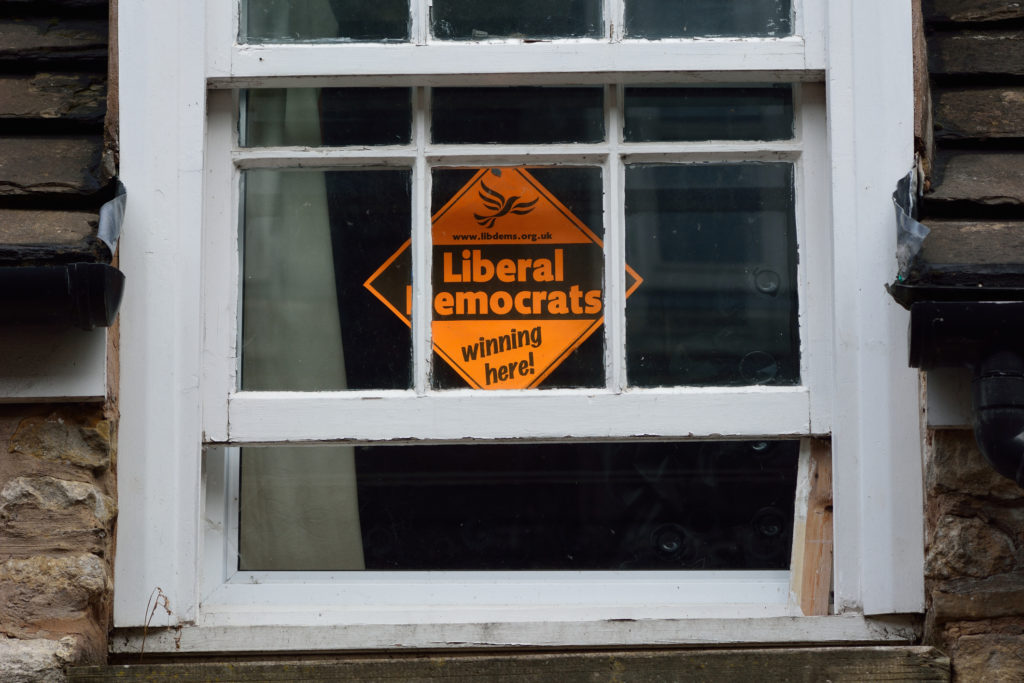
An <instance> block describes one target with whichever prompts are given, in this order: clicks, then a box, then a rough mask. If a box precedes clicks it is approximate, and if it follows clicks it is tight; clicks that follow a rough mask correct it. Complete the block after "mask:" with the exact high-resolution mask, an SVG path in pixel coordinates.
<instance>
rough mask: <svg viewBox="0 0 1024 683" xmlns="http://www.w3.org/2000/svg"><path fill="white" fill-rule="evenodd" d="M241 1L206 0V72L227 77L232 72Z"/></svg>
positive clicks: (210, 74)
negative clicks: (232, 58)
mask: <svg viewBox="0 0 1024 683" xmlns="http://www.w3.org/2000/svg"><path fill="white" fill-rule="evenodd" d="M242 4H243V3H241V2H224V0H206V22H205V24H206V30H205V33H206V72H207V75H209V76H218V77H221V78H224V77H227V76H229V75H230V73H231V56H232V46H233V45H234V44H235V43H236V42H237V38H238V26H239V23H238V22H239V14H240V10H241V5H242Z"/></svg>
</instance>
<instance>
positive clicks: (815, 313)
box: [796, 83, 833, 435]
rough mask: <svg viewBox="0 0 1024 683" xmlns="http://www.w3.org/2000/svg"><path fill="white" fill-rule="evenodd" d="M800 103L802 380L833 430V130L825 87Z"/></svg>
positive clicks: (815, 413)
mask: <svg viewBox="0 0 1024 683" xmlns="http://www.w3.org/2000/svg"><path fill="white" fill-rule="evenodd" d="M797 101H798V102H799V105H800V110H799V112H800V113H799V116H798V118H797V138H798V140H799V141H800V142H801V146H802V148H803V150H804V151H803V154H802V155H801V157H800V160H799V163H798V164H797V166H796V199H797V201H796V210H797V229H798V233H797V234H798V236H799V237H798V239H799V243H800V253H801V254H806V255H807V257H806V258H804V257H801V258H800V262H799V264H798V266H797V268H798V271H797V272H798V278H799V282H800V311H801V318H800V347H801V348H800V362H801V371H800V374H801V380H802V382H803V384H804V386H806V387H807V388H808V390H809V391H810V394H811V416H810V421H811V432H812V433H813V434H822V435H824V434H828V433H830V432H831V431H832V392H833V386H832V378H833V374H832V353H833V349H832V335H831V331H832V288H833V281H832V262H831V259H830V258H828V257H818V256H815V255H817V254H831V253H832V230H831V229H830V227H831V223H832V221H831V216H830V211H831V208H832V207H831V202H829V186H828V179H829V172H828V169H829V162H828V146H827V140H828V128H827V125H826V124H827V122H826V116H825V114H826V105H825V89H824V87H823V86H822V85H819V84H811V83H804V84H801V85H799V86H798V94H797Z"/></svg>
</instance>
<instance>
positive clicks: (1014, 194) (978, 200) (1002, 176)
mask: <svg viewBox="0 0 1024 683" xmlns="http://www.w3.org/2000/svg"><path fill="white" fill-rule="evenodd" d="M1021 53H1022V54H1024V50H1021ZM933 178H934V183H935V184H934V186H933V191H932V193H931V194H928V195H926V196H925V202H926V203H927V204H929V205H933V206H934V205H942V204H945V203H950V202H967V203H972V204H976V205H978V206H983V207H989V206H1004V207H1005V206H1021V205H1024V152H958V151H953V152H951V151H944V152H940V153H939V154H938V156H937V157H936V169H935V173H934V175H933Z"/></svg>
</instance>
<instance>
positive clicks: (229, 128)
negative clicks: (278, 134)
mask: <svg viewBox="0 0 1024 683" xmlns="http://www.w3.org/2000/svg"><path fill="white" fill-rule="evenodd" d="M236 111H237V104H236V100H235V98H234V97H232V95H231V93H229V92H212V93H210V99H209V128H208V131H207V145H208V146H207V154H206V188H207V189H206V197H205V199H206V203H205V214H204V216H203V224H204V225H219V226H224V229H220V230H204V231H203V255H204V256H203V272H202V278H203V291H204V292H209V293H211V295H210V296H207V297H206V300H205V306H206V308H205V310H206V320H205V326H204V329H203V366H202V394H203V435H204V440H205V441H224V440H226V439H227V433H228V411H227V397H228V396H229V395H230V394H231V392H233V391H234V390H235V387H236V386H237V384H236V383H237V375H238V364H237V355H238V354H237V352H236V349H237V346H238V323H237V320H238V314H239V302H238V295H237V283H238V278H239V268H240V264H239V249H238V231H237V229H236V230H231V229H230V226H233V225H234V226H237V225H238V223H237V211H236V210H235V209H234V207H239V206H241V196H240V188H239V178H238V174H237V172H236V171H235V169H234V167H233V166H232V164H231V158H230V156H229V154H228V152H229V150H230V149H231V148H232V147H233V146H234V138H235V137H236V135H235V131H236V130H237V128H236V127H235V112H236ZM213 293H217V295H213Z"/></svg>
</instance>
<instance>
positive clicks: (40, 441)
mask: <svg viewBox="0 0 1024 683" xmlns="http://www.w3.org/2000/svg"><path fill="white" fill-rule="evenodd" d="M9 449H10V452H11V453H21V454H23V455H28V456H31V457H33V458H40V459H43V460H55V461H60V462H65V463H68V464H71V465H76V466H78V467H86V468H89V469H92V470H106V469H107V468H109V467H110V422H109V421H108V420H104V419H97V417H96V415H95V413H92V412H89V413H84V414H81V413H75V412H73V411H67V410H65V411H54V412H52V413H50V414H49V415H46V416H33V417H28V418H25V419H24V420H22V421H21V423H20V424H19V425H18V428H17V430H16V431H15V432H14V435H13V436H12V437H11V440H10V446H9Z"/></svg>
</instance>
